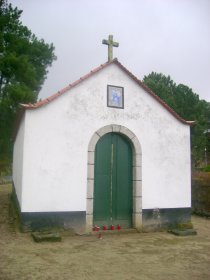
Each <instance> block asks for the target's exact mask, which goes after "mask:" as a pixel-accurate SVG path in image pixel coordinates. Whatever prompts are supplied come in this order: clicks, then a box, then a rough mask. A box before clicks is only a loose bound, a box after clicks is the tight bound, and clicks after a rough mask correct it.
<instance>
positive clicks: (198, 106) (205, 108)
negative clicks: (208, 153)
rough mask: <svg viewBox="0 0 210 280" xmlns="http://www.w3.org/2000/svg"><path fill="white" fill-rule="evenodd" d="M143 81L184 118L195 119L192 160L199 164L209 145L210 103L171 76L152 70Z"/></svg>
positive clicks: (192, 133) (192, 132)
mask: <svg viewBox="0 0 210 280" xmlns="http://www.w3.org/2000/svg"><path fill="white" fill-rule="evenodd" d="M143 82H144V83H145V84H146V85H147V86H148V87H149V88H150V89H151V90H152V91H153V92H154V93H155V94H157V95H158V96H159V97H160V98H162V99H163V101H164V102H166V103H167V104H168V105H169V106H170V107H171V108H172V109H173V110H174V111H175V112H176V113H178V114H179V115H180V116H181V117H182V118H183V119H186V120H193V121H195V125H194V126H193V127H192V131H191V135H192V139H191V148H192V160H193V164H194V165H195V166H197V165H199V164H200V163H201V162H203V161H204V155H205V148H206V147H207V145H208V144H207V138H206V136H205V131H206V130H207V129H208V128H209V121H210V103H209V102H206V101H205V100H200V99H199V96H198V95H197V94H196V93H194V92H193V91H192V89H190V88H189V87H188V86H186V85H183V84H179V85H176V83H175V82H174V81H173V80H171V78H170V76H168V77H166V76H164V75H163V74H158V73H155V72H152V73H151V74H149V75H148V76H144V79H143ZM209 148H210V147H209Z"/></svg>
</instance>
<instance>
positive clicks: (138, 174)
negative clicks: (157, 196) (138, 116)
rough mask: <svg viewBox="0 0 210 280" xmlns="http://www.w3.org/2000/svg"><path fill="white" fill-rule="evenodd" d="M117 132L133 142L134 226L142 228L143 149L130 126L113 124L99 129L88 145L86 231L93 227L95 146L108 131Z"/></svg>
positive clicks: (138, 228)
mask: <svg viewBox="0 0 210 280" xmlns="http://www.w3.org/2000/svg"><path fill="white" fill-rule="evenodd" d="M110 132H115V133H119V134H122V135H125V136H126V137H127V138H128V139H129V140H130V142H131V144H132V152H133V165H132V168H133V227H134V228H136V229H137V230H139V231H141V229H142V151H141V145H140V143H139V140H138V138H137V137H136V135H135V134H134V133H133V132H132V131H131V130H129V129H128V128H126V127H124V126H121V125H116V124H111V125H107V126H104V127H102V128H100V129H99V130H97V131H96V132H95V133H94V134H93V136H92V138H91V140H90V142H89V145H88V166H87V171H88V172H87V173H88V175H87V198H86V231H87V232H90V231H92V228H93V201H94V164H95V148H96V144H97V142H98V140H99V139H100V138H101V137H103V136H104V135H105V134H106V133H110Z"/></svg>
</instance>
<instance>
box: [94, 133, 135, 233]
mask: <svg viewBox="0 0 210 280" xmlns="http://www.w3.org/2000/svg"><path fill="white" fill-rule="evenodd" d="M94 173H95V174H94V178H95V180H94V202H93V223H94V225H97V226H100V227H102V226H103V225H106V226H108V227H110V225H115V226H116V225H118V224H119V225H120V226H121V228H131V227H132V214H133V195H132V194H133V186H132V146H131V143H130V141H129V140H128V138H127V137H125V136H124V135H123V134H118V133H115V132H110V133H107V134H105V135H104V136H103V137H101V138H100V139H99V141H98V142H97V144H96V149H95V170H94Z"/></svg>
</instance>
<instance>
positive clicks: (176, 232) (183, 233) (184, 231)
mask: <svg viewBox="0 0 210 280" xmlns="http://www.w3.org/2000/svg"><path fill="white" fill-rule="evenodd" d="M168 232H169V233H172V234H174V235H178V236H189V235H196V234H197V232H196V230H194V229H171V230H169V231H168Z"/></svg>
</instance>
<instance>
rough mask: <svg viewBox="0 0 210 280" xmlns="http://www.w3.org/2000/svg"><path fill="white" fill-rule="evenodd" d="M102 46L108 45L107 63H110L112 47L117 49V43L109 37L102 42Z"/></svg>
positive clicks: (111, 36)
mask: <svg viewBox="0 0 210 280" xmlns="http://www.w3.org/2000/svg"><path fill="white" fill-rule="evenodd" d="M102 44H104V45H108V61H112V59H113V47H119V43H117V42H114V41H113V35H109V39H108V40H103V41H102Z"/></svg>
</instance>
